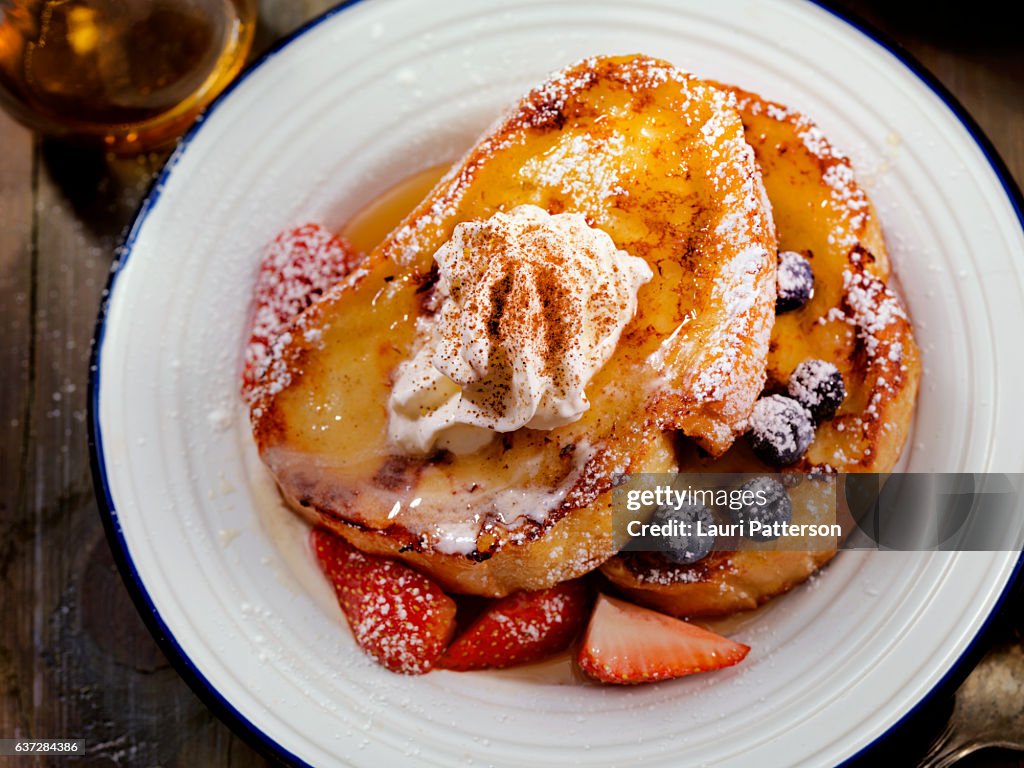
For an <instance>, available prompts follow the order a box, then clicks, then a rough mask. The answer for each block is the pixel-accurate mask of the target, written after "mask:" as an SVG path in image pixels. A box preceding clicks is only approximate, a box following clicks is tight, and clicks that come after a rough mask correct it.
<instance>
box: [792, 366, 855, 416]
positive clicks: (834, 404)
mask: <svg viewBox="0 0 1024 768" xmlns="http://www.w3.org/2000/svg"><path fill="white" fill-rule="evenodd" d="M789 396H790V397H792V398H793V399H794V400H796V401H797V402H798V403H800V405H802V406H803V407H804V408H806V409H807V410H808V411H810V412H811V416H813V417H814V418H815V419H817V420H818V421H824V420H825V419H831V418H832V417H833V416H835V415H836V411H837V410H838V409H839V406H840V405H842V404H843V400H845V399H846V385H845V384H844V383H843V374H841V373H840V372H839V369H838V368H836V367H835V366H834V365H832V363H827V362H825V361H824V360H804V361H803V362H802V363H800V365H798V366H797V367H796V370H795V371H793V374H792V375H791V376H790V377H789Z"/></svg>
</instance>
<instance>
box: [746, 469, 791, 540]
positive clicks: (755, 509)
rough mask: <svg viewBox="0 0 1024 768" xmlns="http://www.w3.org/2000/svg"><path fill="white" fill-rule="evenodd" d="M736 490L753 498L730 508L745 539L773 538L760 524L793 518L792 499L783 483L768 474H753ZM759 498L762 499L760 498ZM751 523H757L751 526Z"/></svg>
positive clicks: (775, 536)
mask: <svg viewBox="0 0 1024 768" xmlns="http://www.w3.org/2000/svg"><path fill="white" fill-rule="evenodd" d="M739 490H740V491H750V493H752V494H753V495H754V500H753V501H751V502H750V503H749V504H747V505H745V506H743V507H740V508H739V509H733V510H731V511H730V514H731V515H732V521H733V522H734V523H743V526H744V530H745V531H746V535H747V538H749V539H753V540H754V541H772V540H773V539H777V538H778V536H777V535H775V534H774V533H773V532H772V531H771V530H765V529H764V528H762V527H761V526H771V525H774V524H775V523H789V522H791V521H792V520H793V502H792V501H791V500H790V498H789V494H788V493H787V492H786V488H785V486H784V485H783V484H782V483H780V482H779V481H778V480H776V479H774V478H772V477H755V478H754V479H753V480H748V481H747V482H745V483H744V484H743V485H741V486H740V488H739ZM744 495H746V494H744ZM762 499H763V501H761V500H762ZM751 523H759V524H760V525H755V526H751ZM751 528H753V529H754V530H751Z"/></svg>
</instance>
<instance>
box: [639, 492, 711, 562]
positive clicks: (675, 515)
mask: <svg viewBox="0 0 1024 768" xmlns="http://www.w3.org/2000/svg"><path fill="white" fill-rule="evenodd" d="M672 520H677V521H679V523H685V524H688V527H689V534H684V533H682V532H680V534H679V535H678V536H671V537H668V538H667V539H666V540H665V543H666V545H667V546H666V547H665V549H664V550H663V551H662V555H663V556H664V557H665V559H666V560H669V561H671V562H673V563H676V564H678V565H690V564H691V563H696V562H697V561H698V560H703V559H704V558H705V557H707V556H708V553H709V552H711V550H712V549H714V546H715V537H714V536H713V535H711V534H704V535H698V533H697V521H698V520H699V521H700V523H701V525H703V526H704V528H707V527H708V526H710V525H712V524H714V522H715V516H714V515H713V514H712V512H711V510H710V509H708V508H707V507H705V506H703V505H700V504H686V505H684V506H682V507H680V508H679V509H674V508H671V507H660V508H659V509H658V510H656V511H655V513H654V514H653V515H652V516H651V523H655V524H659V525H664V524H665V523H670V522H671V521H672Z"/></svg>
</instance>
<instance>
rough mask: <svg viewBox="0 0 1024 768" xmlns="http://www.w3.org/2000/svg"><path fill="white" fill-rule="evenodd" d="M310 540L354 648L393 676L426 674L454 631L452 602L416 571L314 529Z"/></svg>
mask: <svg viewBox="0 0 1024 768" xmlns="http://www.w3.org/2000/svg"><path fill="white" fill-rule="evenodd" d="M311 541H312V544H313V551H314V552H315V553H316V558H317V560H318V561H319V562H320V568H321V569H322V570H323V572H324V574H326V576H327V578H328V579H330V581H331V584H332V585H333V586H334V592H335V594H336V595H337V596H338V604H339V605H340V606H341V610H342V611H343V612H344V613H345V617H346V618H347V619H348V624H349V626H350V627H351V628H352V635H353V636H354V637H355V640H356V642H357V643H359V646H360V647H361V648H362V649H363V650H364V651H366V653H367V654H369V655H370V656H372V657H373V658H375V659H376V660H377V661H378V662H380V663H381V664H382V665H383V666H385V667H387V668H388V669H390V670H391V671H392V672H402V673H405V674H408V675H419V674H422V673H424V672H428V671H429V670H430V668H431V667H433V666H434V664H435V663H436V662H437V660H438V659H440V658H441V654H442V653H444V650H445V648H446V647H447V646H448V641H449V640H451V637H452V634H453V633H454V631H455V601H453V600H452V599H451V598H450V597H448V595H446V594H445V593H444V592H442V591H441V588H440V587H439V586H438V585H437V584H435V583H434V582H433V581H431V580H430V579H428V578H427V577H426V576H424V575H423V574H421V573H419V572H418V571H414V570H413V569H412V568H410V567H409V566H407V565H404V564H403V563H399V562H398V561H396V560H388V559H386V558H383V557H377V556H375V555H367V554H364V553H362V552H360V551H359V550H358V549H356V548H355V547H353V546H352V545H351V544H349V543H348V542H347V541H345V540H344V539H342V538H341V537H339V536H335V535H334V534H333V533H329V532H328V531H325V530H323V529H320V528H317V529H314V531H313V533H312V536H311Z"/></svg>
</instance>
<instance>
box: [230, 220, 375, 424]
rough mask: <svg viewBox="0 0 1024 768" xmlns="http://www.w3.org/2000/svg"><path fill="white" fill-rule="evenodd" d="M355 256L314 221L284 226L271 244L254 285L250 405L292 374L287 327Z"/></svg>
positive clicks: (245, 386) (246, 394)
mask: <svg viewBox="0 0 1024 768" xmlns="http://www.w3.org/2000/svg"><path fill="white" fill-rule="evenodd" d="M356 261H357V257H356V255H355V254H354V252H353V251H352V248H351V246H349V245H348V243H346V242H345V241H344V240H343V239H341V238H340V237H337V236H335V235H332V234H331V233H330V232H329V231H328V230H326V229H325V228H324V227H322V226H321V225H319V224H315V223H311V224H304V225H303V226H300V227H296V228H294V229H289V230H286V231H284V232H282V233H281V234H280V235H278V236H277V238H275V240H274V241H273V242H272V243H271V244H270V247H269V248H268V249H267V252H266V254H265V255H264V257H263V259H262V261H261V262H260V267H259V274H258V275H257V278H256V287H255V289H254V290H253V303H254V309H253V319H252V326H251V328H252V330H251V331H250V334H249V343H248V345H247V346H246V348H245V363H244V369H243V372H242V396H243V398H244V399H245V400H246V402H248V403H249V404H250V405H251V404H253V403H255V402H256V401H257V400H258V399H259V398H260V397H261V396H262V395H263V394H275V393H277V392H279V391H280V390H281V389H283V388H284V387H285V386H287V384H288V382H289V380H290V374H289V372H288V370H287V368H286V366H284V365H283V364H282V361H281V353H282V352H283V350H284V349H285V348H286V347H287V346H288V345H289V344H290V343H291V341H292V336H291V333H290V332H289V327H290V326H291V324H292V322H293V321H294V319H295V318H296V317H297V316H298V315H299V314H300V313H301V312H302V311H303V310H304V309H305V308H306V307H308V306H309V305H310V304H312V303H313V302H314V301H315V300H316V298H317V297H318V296H320V295H322V294H323V293H324V292H325V291H327V289H329V288H330V287H331V286H332V285H334V284H335V283H336V282H338V281H339V280H341V279H342V278H343V277H345V276H346V275H347V274H348V273H349V272H350V271H351V269H352V266H353V265H354V264H355V263H356ZM308 333H309V332H307V339H309V336H308Z"/></svg>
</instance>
